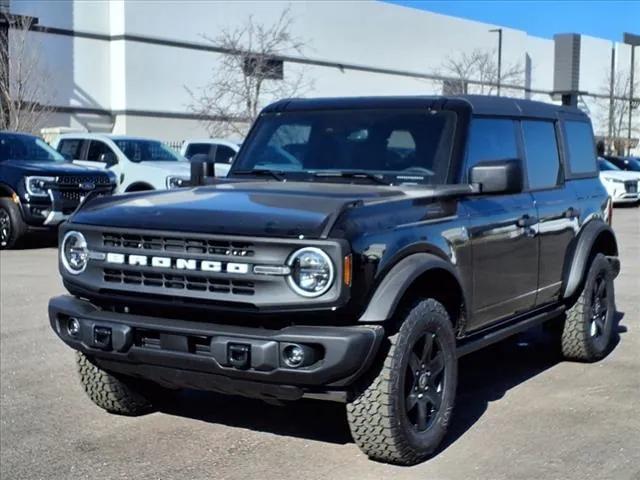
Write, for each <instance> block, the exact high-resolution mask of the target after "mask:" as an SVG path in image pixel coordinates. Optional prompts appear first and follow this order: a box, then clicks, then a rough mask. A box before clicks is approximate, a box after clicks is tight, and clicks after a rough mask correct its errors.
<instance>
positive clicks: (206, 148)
mask: <svg viewBox="0 0 640 480" xmlns="http://www.w3.org/2000/svg"><path fill="white" fill-rule="evenodd" d="M210 151H211V144H209V143H190V144H189V146H188V147H187V150H186V151H185V152H184V156H185V157H186V158H191V157H193V156H194V155H207V156H209V154H210Z"/></svg>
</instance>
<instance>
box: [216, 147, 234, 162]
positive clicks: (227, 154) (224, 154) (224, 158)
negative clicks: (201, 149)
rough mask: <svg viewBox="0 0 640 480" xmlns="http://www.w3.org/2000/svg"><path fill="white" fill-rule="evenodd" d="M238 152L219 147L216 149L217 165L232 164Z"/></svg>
mask: <svg viewBox="0 0 640 480" xmlns="http://www.w3.org/2000/svg"><path fill="white" fill-rule="evenodd" d="M235 154H236V152H235V151H234V150H233V149H232V148H229V147H227V146H226V145H218V146H217V148H216V159H215V161H216V163H231V161H232V160H233V157H234V155H235Z"/></svg>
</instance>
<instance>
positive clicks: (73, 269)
mask: <svg viewBox="0 0 640 480" xmlns="http://www.w3.org/2000/svg"><path fill="white" fill-rule="evenodd" d="M60 259H61V260H62V264H63V265H64V268H66V269H67V271H68V272H69V273H71V274H72V275H78V274H79V273H82V272H84V269H85V268H87V261H88V260H89V249H88V248H87V240H86V239H85V238H84V235H82V234H81V233H80V232H76V231H73V230H72V231H70V232H67V233H66V234H65V236H64V238H63V239H62V245H61V246H60Z"/></svg>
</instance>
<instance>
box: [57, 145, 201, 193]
mask: <svg viewBox="0 0 640 480" xmlns="http://www.w3.org/2000/svg"><path fill="white" fill-rule="evenodd" d="M53 147H54V148H55V149H56V150H58V152H60V153H61V154H62V155H63V156H64V157H65V158H67V159H69V160H72V161H73V163H76V164H78V165H87V166H91V167H99V168H101V169H104V170H109V171H112V172H113V173H115V174H116V178H117V181H118V186H117V187H116V190H115V193H124V192H140V191H144V190H166V189H170V188H178V187H180V186H182V184H183V183H184V182H186V181H188V180H189V179H190V177H191V167H190V164H189V162H187V160H186V159H185V158H184V157H183V156H181V155H180V154H178V153H177V152H175V151H174V150H172V149H171V148H170V147H168V146H166V145H165V144H163V143H162V142H160V141H158V140H152V139H149V138H140V137H128V136H121V135H109V134H102V133H69V134H64V135H60V136H59V137H58V138H57V139H56V140H54V142H53Z"/></svg>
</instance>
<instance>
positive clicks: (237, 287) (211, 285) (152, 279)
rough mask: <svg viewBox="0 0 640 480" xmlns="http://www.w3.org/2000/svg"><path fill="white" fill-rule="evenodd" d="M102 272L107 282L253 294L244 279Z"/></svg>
mask: <svg viewBox="0 0 640 480" xmlns="http://www.w3.org/2000/svg"><path fill="white" fill-rule="evenodd" d="M102 272H103V278H104V281H105V282H107V283H119V284H129V285H144V286H147V287H159V288H170V289H177V290H192V291H201V292H215V293H223V294H225V293H226V294H232V295H253V294H254V293H255V289H254V287H255V285H254V283H253V282H249V281H244V280H229V279H221V278H212V277H201V276H193V275H175V274H166V273H151V272H142V271H133V270H119V269H113V268H104V269H103V270H102Z"/></svg>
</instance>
